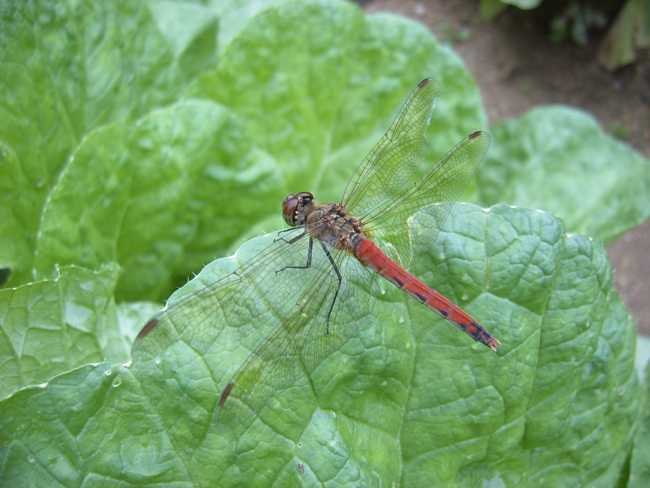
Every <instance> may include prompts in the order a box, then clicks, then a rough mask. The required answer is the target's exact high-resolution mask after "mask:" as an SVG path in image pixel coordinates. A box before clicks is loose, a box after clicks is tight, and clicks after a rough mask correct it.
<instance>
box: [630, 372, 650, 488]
mask: <svg viewBox="0 0 650 488" xmlns="http://www.w3.org/2000/svg"><path fill="white" fill-rule="evenodd" d="M644 369H645V375H644V376H645V381H644V385H643V390H644V398H643V400H644V401H643V417H642V419H641V425H640V426H639V430H638V432H637V435H636V437H635V439H634V448H633V449H632V453H631V455H630V472H629V475H630V476H629V484H627V485H625V486H628V487H629V488H643V487H645V486H648V484H650V381H648V380H649V379H650V362H648V363H647V364H646V365H645V368H644Z"/></svg>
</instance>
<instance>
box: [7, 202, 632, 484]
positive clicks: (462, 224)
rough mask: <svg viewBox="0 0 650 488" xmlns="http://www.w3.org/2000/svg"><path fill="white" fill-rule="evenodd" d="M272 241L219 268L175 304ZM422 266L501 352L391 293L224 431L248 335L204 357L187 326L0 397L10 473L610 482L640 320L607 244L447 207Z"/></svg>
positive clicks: (626, 444) (527, 218)
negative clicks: (131, 353)
mask: <svg viewBox="0 0 650 488" xmlns="http://www.w3.org/2000/svg"><path fill="white" fill-rule="evenodd" d="M272 238H273V237H272V236H264V237H260V238H258V239H255V240H253V241H251V242H249V243H247V244H246V245H244V246H243V247H242V248H241V249H240V250H239V251H238V253H237V254H236V256H233V257H232V258H228V259H221V260H217V261H215V262H214V263H212V264H210V265H209V266H207V267H206V268H205V269H204V270H203V271H202V272H201V274H200V275H199V276H198V277H197V279H195V280H194V281H192V282H191V283H190V284H188V285H187V287H184V288H183V289H181V290H179V291H178V292H177V294H176V295H175V296H174V297H172V298H171V300H170V301H171V302H174V301H175V300H178V299H180V297H182V296H183V295H185V294H187V293H191V292H196V291H198V290H200V289H201V288H202V287H204V286H206V283H210V282H212V281H214V280H215V279H218V277H219V276H221V275H222V274H223V273H226V272H228V271H230V270H232V269H233V267H235V266H236V265H237V264H238V263H243V262H246V261H247V260H249V259H251V258H252V257H253V256H254V255H255V253H256V252H257V251H258V250H259V249H260V248H263V247H264V246H265V245H267V244H268V243H269V242H270V240H271V239H272ZM413 271H414V273H415V274H416V275H417V276H419V277H420V278H421V279H423V280H424V281H425V282H426V283H428V284H430V285H433V286H434V287H436V288H437V289H438V290H439V291H440V292H441V293H443V294H445V295H446V296H448V297H449V298H450V299H451V300H454V301H456V302H457V303H458V304H459V305H461V306H462V307H463V308H465V309H466V310H467V311H468V312H469V313H470V314H472V315H473V316H474V317H476V318H477V319H479V321H480V322H481V323H482V325H484V326H485V327H486V328H488V329H489V330H490V331H491V332H492V333H494V334H495V335H496V336H497V337H498V338H499V339H500V340H501V342H502V345H501V346H500V347H499V351H498V355H494V354H493V353H492V352H490V351H489V350H487V349H486V348H485V347H484V346H482V345H480V344H477V343H474V342H473V341H472V340H471V338H469V337H468V336H466V335H464V334H462V333H459V331H458V330H457V329H455V328H454V327H453V326H451V324H449V323H447V322H446V321H444V320H442V319H441V318H439V317H438V316H437V315H435V314H433V313H432V312H431V311H430V310H427V309H426V308H425V307H422V306H421V305H420V304H419V303H417V302H416V301H415V300H413V299H412V298H410V297H408V296H406V295H405V294H404V293H402V292H401V291H399V290H398V289H397V288H395V287H393V286H392V285H390V284H389V283H388V282H382V284H381V285H382V288H383V289H384V290H385V293H382V294H381V295H380V297H379V300H378V303H377V305H376V307H375V310H374V311H373V313H372V315H371V316H370V317H369V318H368V319H367V320H366V321H365V322H364V324H363V325H362V326H361V328H360V330H359V331H358V332H357V334H356V335H355V336H354V337H353V338H352V339H351V340H350V341H348V342H347V343H346V344H345V345H344V346H343V347H342V348H341V350H340V351H338V352H336V353H334V354H333V355H332V356H330V357H329V358H328V359H326V360H325V361H324V362H323V363H321V365H320V366H319V367H318V368H317V369H316V370H315V371H314V372H313V373H312V374H311V375H309V376H308V377H304V378H302V379H300V380H299V381H298V382H296V383H295V384H294V386H293V387H291V388H289V389H288V390H287V391H285V392H284V393H283V394H282V395H280V396H279V397H278V398H276V399H275V400H274V401H273V402H272V403H271V404H269V406H268V407H266V408H265V409H264V410H262V411H261V412H260V414H259V416H258V417H254V418H253V419H251V420H249V421H247V422H246V423H245V424H242V425H240V426H239V427H237V428H235V430H234V431H232V432H231V433H229V434H227V435H221V434H218V433H217V431H216V427H215V425H214V423H213V416H214V412H215V407H216V403H217V401H218V396H219V393H220V391H221V389H222V388H223V387H224V386H225V383H226V382H227V381H228V379H229V377H230V376H229V375H230V374H232V371H234V369H236V368H237V367H238V366H239V364H241V362H242V361H243V359H244V358H245V355H246V354H247V353H248V351H250V350H251V348H252V347H254V345H255V341H256V340H257V339H256V338H255V337H252V338H251V337H249V338H246V339H244V340H243V341H242V342H241V343H238V344H233V347H228V344H222V343H217V344H214V345H213V346H212V348H211V349H210V351H209V353H207V354H205V355H200V356H197V355H196V353H195V351H194V350H192V348H191V347H188V346H190V345H191V344H192V342H191V341H193V340H200V338H199V337H193V336H192V329H191V327H190V328H189V330H186V331H185V332H183V333H182V335H181V338H182V340H179V341H175V342H171V343H157V342H156V341H151V342H150V343H148V344H147V351H148V353H149V354H148V355H142V356H140V357H136V358H135V359H134V362H133V365H132V366H131V367H130V368H124V367H122V366H115V365H111V364H108V363H103V364H99V365H93V366H84V367H82V368H80V369H77V370H74V371H71V372H69V373H66V374H65V375H62V376H59V377H56V378H54V379H52V380H51V381H50V382H49V383H48V384H47V385H42V386H39V387H30V388H26V389H23V390H21V391H19V392H16V393H15V394H14V395H13V396H11V397H10V398H8V399H5V400H4V401H2V402H0V412H1V415H0V425H1V428H0V456H2V459H5V462H4V464H3V470H2V471H1V472H0V476H1V477H2V478H1V479H2V480H3V481H4V482H5V483H13V484H14V485H18V486H51V485H53V484H55V483H58V484H60V485H64V486H79V485H81V484H85V485H88V484H115V485H119V484H132V485H139V484H153V483H155V484H157V485H160V486H179V485H183V486H184V485H191V486H220V487H227V486H242V485H245V486H248V487H255V486H295V485H299V484H306V485H315V484H327V485H329V486H350V485H351V484H363V485H365V486H393V485H395V486H450V485H454V486H477V485H481V484H484V483H487V484H489V485H499V486H540V487H541V486H569V485H576V484H578V485H583V486H586V485H589V486H603V487H604V486H612V485H613V483H614V482H615V481H616V479H617V477H618V472H619V470H620V469H621V466H622V465H623V463H624V461H625V458H626V456H627V453H628V452H629V450H630V448H631V442H632V435H633V432H634V429H635V427H636V422H637V418H638V415H639V409H640V405H641V402H640V389H639V386H638V381H637V378H636V374H635V371H634V364H633V358H634V353H633V351H634V347H635V331H634V324H633V322H632V320H631V319H630V318H629V316H627V314H626V313H625V310H624V308H623V307H622V305H621V302H620V300H619V299H618V296H617V295H616V294H615V293H614V292H612V291H611V276H612V275H611V268H610V265H609V263H608V261H607V256H606V253H605V251H604V249H603V247H602V245H600V244H597V243H595V242H594V241H592V240H590V239H588V238H585V237H583V236H580V235H576V234H569V235H567V234H565V232H564V228H563V225H562V223H561V221H559V220H558V219H557V218H555V217H554V216H552V215H551V214H548V213H544V212H539V211H534V210H525V209H513V208H511V207H508V206H496V207H493V208H491V209H489V210H483V209H480V208H478V207H475V206H472V205H457V206H456V207H455V210H454V211H453V212H452V215H451V217H450V219H449V220H448V222H447V224H446V225H445V228H444V230H443V233H442V234H441V235H440V237H439V239H438V241H437V243H436V244H435V246H434V248H433V249H432V251H431V252H430V253H429V254H428V255H427V256H425V257H424V258H423V259H422V260H421V261H420V262H418V265H417V266H416V267H415V269H414V270H413ZM378 279H379V278H378ZM251 293H252V295H251V297H250V299H251V300H253V299H256V298H257V296H258V295H259V296H261V297H262V298H263V296H264V290H252V291H251ZM233 298H234V299H235V298H236V297H233ZM246 303H247V302H242V307H246ZM267 304H268V306H269V307H274V306H275V305H274V304H273V303H268V302H267ZM179 325H181V324H179ZM170 332H171V331H170ZM148 337H149V336H148ZM151 337H152V338H153V337H161V336H160V335H159V336H151ZM146 339H147V337H145V340H146ZM54 439H56V442H54ZM300 465H301V467H302V469H303V471H304V472H303V473H300V471H299V466H300Z"/></svg>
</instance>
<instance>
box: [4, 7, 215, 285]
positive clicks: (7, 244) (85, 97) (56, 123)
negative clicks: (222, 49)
mask: <svg viewBox="0 0 650 488" xmlns="http://www.w3.org/2000/svg"><path fill="white" fill-rule="evenodd" d="M197 16H200V18H201V22H198V21H197V22H188V20H189V18H188V17H187V16H186V18H185V20H186V22H185V29H186V30H185V34H186V37H185V39H186V45H188V46H189V48H188V49H186V50H183V49H179V46H178V43H177V44H176V45H172V44H171V42H170V41H169V39H168V38H167V37H165V35H164V34H163V33H162V32H161V29H160V28H159V26H158V24H157V23H156V22H155V21H154V19H153V17H152V15H151V13H150V12H149V9H148V8H147V7H146V4H145V3H144V2H140V1H135V2H133V1H130V0H120V1H115V2H108V3H98V2H91V1H81V2H79V1H66V0H63V1H54V0H46V1H40V0H39V1H25V2H13V1H10V0H2V2H1V3H0V39H1V43H2V48H1V49H0V72H1V73H2V75H1V76H2V82H1V83H0V141H1V142H0V149H1V151H0V153H1V154H0V163H1V164H0V236H2V239H1V240H0V245H2V252H1V253H0V267H11V268H12V269H13V271H14V277H13V283H15V284H22V283H26V282H28V281H29V280H30V278H32V277H31V267H32V260H33V259H34V252H35V247H36V235H37V233H38V226H39V224H40V215H41V212H42V210H43V205H44V204H45V202H46V200H47V197H48V195H49V192H50V191H51V189H52V188H53V187H54V186H55V185H56V184H57V179H58V177H59V174H60V172H61V170H62V167H63V166H64V164H65V163H66V160H68V158H69V157H70V155H71V153H72V151H73V149H74V148H75V146H76V145H77V144H78V143H79V142H80V141H81V140H83V138H84V137H85V136H86V135H88V134H89V133H90V132H91V131H92V130H93V129H95V128H97V127H99V126H101V125H103V124H107V123H111V122H114V121H117V120H122V119H125V118H129V117H140V116H142V115H144V114H146V113H148V112H149V111H150V110H151V109H152V108H155V107H159V106H162V105H165V104H167V103H170V102H171V101H173V100H175V99H176V98H177V93H178V91H179V90H180V89H182V88H183V87H184V86H185V85H186V84H187V82H188V81H189V80H190V79H191V77H192V71H191V70H189V69H188V66H194V65H196V64H197V63H200V64H202V65H203V66H204V68H203V69H206V68H205V65H206V64H207V66H208V67H209V66H214V65H215V64H216V63H215V59H216V58H215V51H214V49H213V50H212V53H211V54H210V53H208V54H206V52H205V49H203V50H197V49H195V48H191V47H192V42H191V40H193V39H194V40H195V39H206V38H209V33H210V32H212V35H213V37H214V36H215V35H216V21H215V19H214V18H212V19H211V20H209V17H207V16H206V13H205V12H203V13H201V14H199V13H198V12H195V13H194V18H196V17H197ZM204 44H205V43H204ZM3 159H4V160H3Z"/></svg>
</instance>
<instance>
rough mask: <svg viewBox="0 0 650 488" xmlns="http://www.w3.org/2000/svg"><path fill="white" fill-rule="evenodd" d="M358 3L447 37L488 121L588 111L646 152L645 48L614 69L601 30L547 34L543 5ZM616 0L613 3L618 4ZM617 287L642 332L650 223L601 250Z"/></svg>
mask: <svg viewBox="0 0 650 488" xmlns="http://www.w3.org/2000/svg"><path fill="white" fill-rule="evenodd" d="M360 3H362V5H363V7H364V9H365V10H366V12H368V13H373V12H379V11H390V12H394V13H398V14H400V15H403V16H406V17H410V18H413V19H415V20H418V21H419V22H422V23H424V24H426V25H428V26H429V28H430V29H431V30H432V31H433V32H434V34H435V35H436V36H437V37H438V38H440V39H445V40H452V41H453V40H454V38H457V37H458V35H459V34H463V33H465V34H467V36H468V40H466V41H462V42H454V48H455V49H456V51H457V52H458V54H459V55H460V56H461V57H462V58H463V60H464V61H465V63H466V64H467V66H468V69H469V71H470V72H471V73H472V74H473V75H474V77H475V78H476V80H477V82H478V86H479V88H480V90H481V93H482V96H483V101H484V104H485V108H486V111H487V114H488V117H489V120H490V124H494V123H496V122H498V121H500V120H502V119H505V118H513V117H519V116H521V115H523V114H524V113H525V112H526V111H528V110H530V109H531V108H533V107H535V106H538V105H548V104H565V105H571V106H574V107H578V108H581V109H583V110H586V111H588V112H589V113H591V114H592V115H593V116H594V117H596V119H598V121H599V122H600V124H601V126H602V127H603V128H604V129H606V130H607V129H609V128H611V127H612V126H613V125H615V124H621V125H622V126H624V127H626V128H627V129H628V131H629V135H630V136H629V139H628V140H627V142H628V143H629V144H630V145H631V146H633V147H634V148H635V149H636V150H637V151H639V152H640V153H641V154H643V155H644V156H645V157H650V52H649V51H647V50H646V51H644V52H640V53H639V56H638V60H637V62H636V63H635V64H633V65H629V66H626V67H623V68H621V69H619V70H617V71H615V72H612V73H610V72H607V71H605V70H604V69H603V68H602V67H601V66H600V65H599V64H598V61H597V51H598V45H599V41H600V39H601V38H602V36H603V34H602V33H598V32H596V33H593V34H592V33H591V32H590V35H591V37H590V38H589V43H588V44H587V45H586V46H585V47H579V46H577V45H576V44H575V43H573V42H571V41H568V40H567V41H563V42H560V43H558V44H554V43H552V42H551V41H550V40H549V29H548V11H546V12H544V11H543V10H540V9H538V10H537V11H531V12H522V11H520V10H517V9H515V8H514V7H509V8H508V9H507V10H506V11H505V12H503V13H501V14H500V15H499V16H498V17H497V18H496V19H495V20H494V21H492V22H491V23H487V22H484V21H483V20H481V18H480V16H479V12H478V6H479V2H478V1H468V0H460V1H453V0H419V1H417V0H406V1H399V2H398V1H394V0H393V1H390V0H374V1H369V2H360ZM619 3H620V2H619ZM607 250H608V252H609V256H610V259H611V261H612V265H613V268H614V270H615V272H614V288H615V289H616V290H617V291H618V292H619V293H620V295H621V298H622V299H623V302H624V303H625V305H626V306H627V309H628V311H629V312H630V314H631V315H632V316H633V317H634V318H635V320H636V323H637V326H638V330H639V332H643V333H645V334H647V335H650V300H648V298H650V280H649V279H648V276H650V221H648V222H646V223H645V224H643V225H641V226H640V227H637V228H636V229H633V230H632V231H630V232H628V233H627V234H625V235H624V236H623V237H621V238H620V239H618V240H617V241H616V242H614V243H613V244H612V245H610V246H609V247H608V248H607Z"/></svg>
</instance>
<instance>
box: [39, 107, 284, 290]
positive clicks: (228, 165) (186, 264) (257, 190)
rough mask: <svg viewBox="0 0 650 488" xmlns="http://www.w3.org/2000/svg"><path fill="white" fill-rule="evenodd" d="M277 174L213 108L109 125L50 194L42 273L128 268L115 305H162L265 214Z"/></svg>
mask: <svg viewBox="0 0 650 488" xmlns="http://www.w3.org/2000/svg"><path fill="white" fill-rule="evenodd" d="M277 173H278V172H277V169H276V166H275V163H274V162H273V161H272V160H271V159H270V158H269V157H268V156H266V155H264V154H263V153H262V152H261V151H260V150H258V149H256V148H255V147H253V146H252V144H251V143H250V139H249V138H248V136H247V134H246V130H245V128H243V127H242V124H241V123H240V122H238V121H237V119H236V118H235V117H233V114H232V113H231V112H230V111H229V110H226V109H224V108H223V107H220V106H218V105H216V104H214V103H213V102H210V101H199V100H188V101H185V102H179V103H178V104H175V105H172V106H170V107H168V108H165V109H161V110H158V111H155V112H152V114H151V115H149V116H148V117H145V118H144V119H142V120H140V121H138V122H137V123H128V122H123V123H120V124H114V125H110V126H106V127H105V128H103V129H101V130H97V131H95V132H93V133H92V134H91V135H90V136H89V137H88V138H87V139H86V140H85V141H84V142H83V144H81V146H79V149H78V150H77V151H76V152H75V154H74V155H73V157H72V158H71V159H70V161H69V163H68V164H67V166H66V168H65V170H64V172H63V174H62V175H61V178H60V179H59V181H58V183H57V185H56V186H55V188H54V189H53V190H52V193H51V195H50V198H49V199H48V202H47V204H46V206H45V209H44V211H43V217H42V223H41V226H40V233H39V236H38V242H37V257H36V261H35V269H36V273H37V274H39V275H44V276H47V275H48V274H49V270H50V269H52V268H53V266H54V264H55V263H59V264H69V263H76V264H81V265H84V266H87V267H91V268H92V267H96V266H98V265H99V264H101V263H103V262H106V261H111V260H115V261H118V262H119V263H120V265H121V266H122V267H123V268H124V269H123V272H122V274H121V276H120V281H119V284H118V290H117V297H118V298H121V299H130V298H132V297H138V298H141V297H145V298H148V299H157V298H159V296H160V295H161V293H165V292H166V291H167V290H168V289H169V288H170V287H171V281H172V279H173V278H176V277H177V276H176V275H180V276H183V277H184V276H187V274H188V273H189V272H190V271H191V269H192V267H197V266H198V265H199V264H200V263H201V261H202V260H203V261H209V260H211V259H212V258H213V257H214V255H215V253H218V252H219V251H222V252H223V251H225V248H226V246H228V245H229V244H230V242H231V241H232V240H233V239H234V238H235V237H236V236H238V235H240V234H241V233H242V232H243V231H244V229H246V228H247V226H248V222H249V221H250V220H251V219H253V218H255V217H256V216H257V213H258V212H263V211H265V210H268V205H269V204H268V202H269V200H271V199H273V198H274V197H275V198H277V194H276V189H277V186H279V185H281V184H282V183H281V182H279V181H278V178H277ZM248 195H255V196H256V197H257V198H255V199H251V198H248ZM244 198H248V200H249V202H248V204H247V205H239V204H238V202H240V201H242V200H243V199H244Z"/></svg>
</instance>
